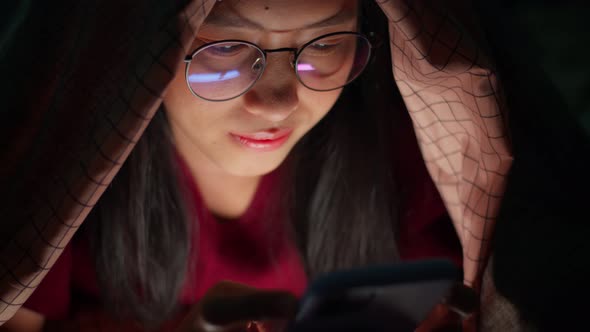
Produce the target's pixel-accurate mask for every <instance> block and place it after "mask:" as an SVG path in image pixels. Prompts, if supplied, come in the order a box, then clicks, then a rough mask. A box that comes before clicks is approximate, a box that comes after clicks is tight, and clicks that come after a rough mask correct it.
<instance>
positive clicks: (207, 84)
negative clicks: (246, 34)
mask: <svg viewBox="0 0 590 332" xmlns="http://www.w3.org/2000/svg"><path fill="white" fill-rule="evenodd" d="M370 50H371V45H370V43H369V41H368V40H367V39H365V38H364V37H362V36H360V35H357V34H351V33H342V34H334V35H329V36H327V37H323V38H320V39H317V40H315V41H313V42H311V43H310V44H308V45H306V46H305V47H304V48H303V49H302V50H301V51H300V53H299V55H298V57H297V59H296V63H295V71H296V74H297V77H298V79H299V81H300V82H301V83H302V84H303V85H305V86H306V87H308V88H309V89H312V90H317V91H329V90H334V89H338V88H340V87H342V86H344V85H346V84H348V83H350V82H351V81H352V80H354V79H355V78H357V77H358V76H359V75H360V74H361V72H362V71H363V70H364V68H365V66H366V64H367V62H368V60H369V56H370ZM265 61H266V58H265V55H264V52H263V51H262V50H260V49H259V48H258V47H256V46H254V45H252V44H248V43H245V42H233V41H232V42H218V43H213V44H210V45H208V46H206V47H204V48H202V49H200V50H198V51H197V52H196V53H195V54H194V55H193V58H192V60H191V62H190V63H189V64H188V66H187V72H186V76H187V81H188V85H189V87H190V89H191V90H192V91H193V93H194V94H196V95H197V96H199V97H201V98H204V99H207V100H213V101H222V100H228V99H232V98H235V97H237V96H239V95H241V94H243V93H245V92H246V91H248V89H250V88H251V87H252V86H253V85H254V83H256V81H257V80H258V79H259V78H260V76H261V75H262V72H263V71H264V68H265V66H266V62H265Z"/></svg>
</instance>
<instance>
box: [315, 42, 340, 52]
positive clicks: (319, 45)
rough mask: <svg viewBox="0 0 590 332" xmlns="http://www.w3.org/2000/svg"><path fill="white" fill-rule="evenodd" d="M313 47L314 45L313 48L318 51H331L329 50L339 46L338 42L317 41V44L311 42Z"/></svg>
mask: <svg viewBox="0 0 590 332" xmlns="http://www.w3.org/2000/svg"><path fill="white" fill-rule="evenodd" d="M311 47H313V49H314V50H316V51H329V50H332V49H334V48H336V47H338V44H334V43H330V44H328V43H315V44H311Z"/></svg>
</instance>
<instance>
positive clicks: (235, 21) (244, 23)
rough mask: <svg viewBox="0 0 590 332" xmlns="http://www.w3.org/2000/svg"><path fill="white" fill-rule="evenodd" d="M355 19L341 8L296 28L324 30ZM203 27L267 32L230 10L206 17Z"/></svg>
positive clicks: (350, 10) (350, 12)
mask: <svg viewBox="0 0 590 332" xmlns="http://www.w3.org/2000/svg"><path fill="white" fill-rule="evenodd" d="M354 17H356V15H355V13H354V11H353V10H352V9H350V8H342V9H341V10H340V11H339V12H337V13H336V14H334V15H332V16H330V17H328V18H325V19H323V20H321V21H318V22H315V23H311V24H308V25H306V26H304V27H301V28H298V29H302V30H308V29H318V28H325V27H330V26H334V25H339V24H343V23H347V22H349V21H350V20H351V19H352V18H354ZM204 25H209V26H222V27H232V28H246V29H253V30H267V29H266V28H264V27H263V26H262V25H260V24H258V23H256V22H254V21H251V20H249V19H247V18H245V17H243V16H241V15H239V14H238V13H236V12H235V11H233V10H231V12H230V14H229V15H228V14H227V13H226V14H224V15H220V14H219V13H215V12H212V13H211V14H209V16H207V19H206V20H205V22H204Z"/></svg>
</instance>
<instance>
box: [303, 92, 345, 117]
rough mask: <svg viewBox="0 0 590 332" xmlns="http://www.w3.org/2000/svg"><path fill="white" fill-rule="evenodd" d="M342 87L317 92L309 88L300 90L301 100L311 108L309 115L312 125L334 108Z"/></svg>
mask: <svg viewBox="0 0 590 332" xmlns="http://www.w3.org/2000/svg"><path fill="white" fill-rule="evenodd" d="M341 92H342V89H338V90H334V91H326V92H317V91H312V90H309V89H307V88H306V89H305V90H304V91H300V97H299V98H300V102H302V103H303V104H304V105H305V109H308V110H309V112H308V113H309V117H310V119H309V120H310V121H311V123H312V125H315V124H317V123H318V122H319V121H320V120H321V119H322V118H323V117H324V116H325V115H326V114H328V112H329V111H330V110H331V109H332V107H333V106H334V104H335V103H336V101H337V100H338V98H339V97H340V94H341Z"/></svg>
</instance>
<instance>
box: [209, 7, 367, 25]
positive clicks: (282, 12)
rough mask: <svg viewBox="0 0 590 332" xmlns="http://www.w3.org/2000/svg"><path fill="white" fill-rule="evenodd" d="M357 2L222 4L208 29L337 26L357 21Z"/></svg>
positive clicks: (210, 20)
mask: <svg viewBox="0 0 590 332" xmlns="http://www.w3.org/2000/svg"><path fill="white" fill-rule="evenodd" d="M358 1H359V0H320V1H318V0H222V1H219V2H218V3H217V4H216V5H215V7H214V8H213V10H212V11H211V14H210V15H209V16H208V17H207V20H206V21H205V23H206V24H207V25H218V26H231V27H238V28H251V29H259V30H266V31H274V32H283V31H285V32H287V31H293V30H299V29H306V28H314V27H318V28H319V27H322V26H329V25H337V24H342V23H346V22H350V21H353V20H356V17H357V15H358V14H357V10H358V8H357V7H358Z"/></svg>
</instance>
